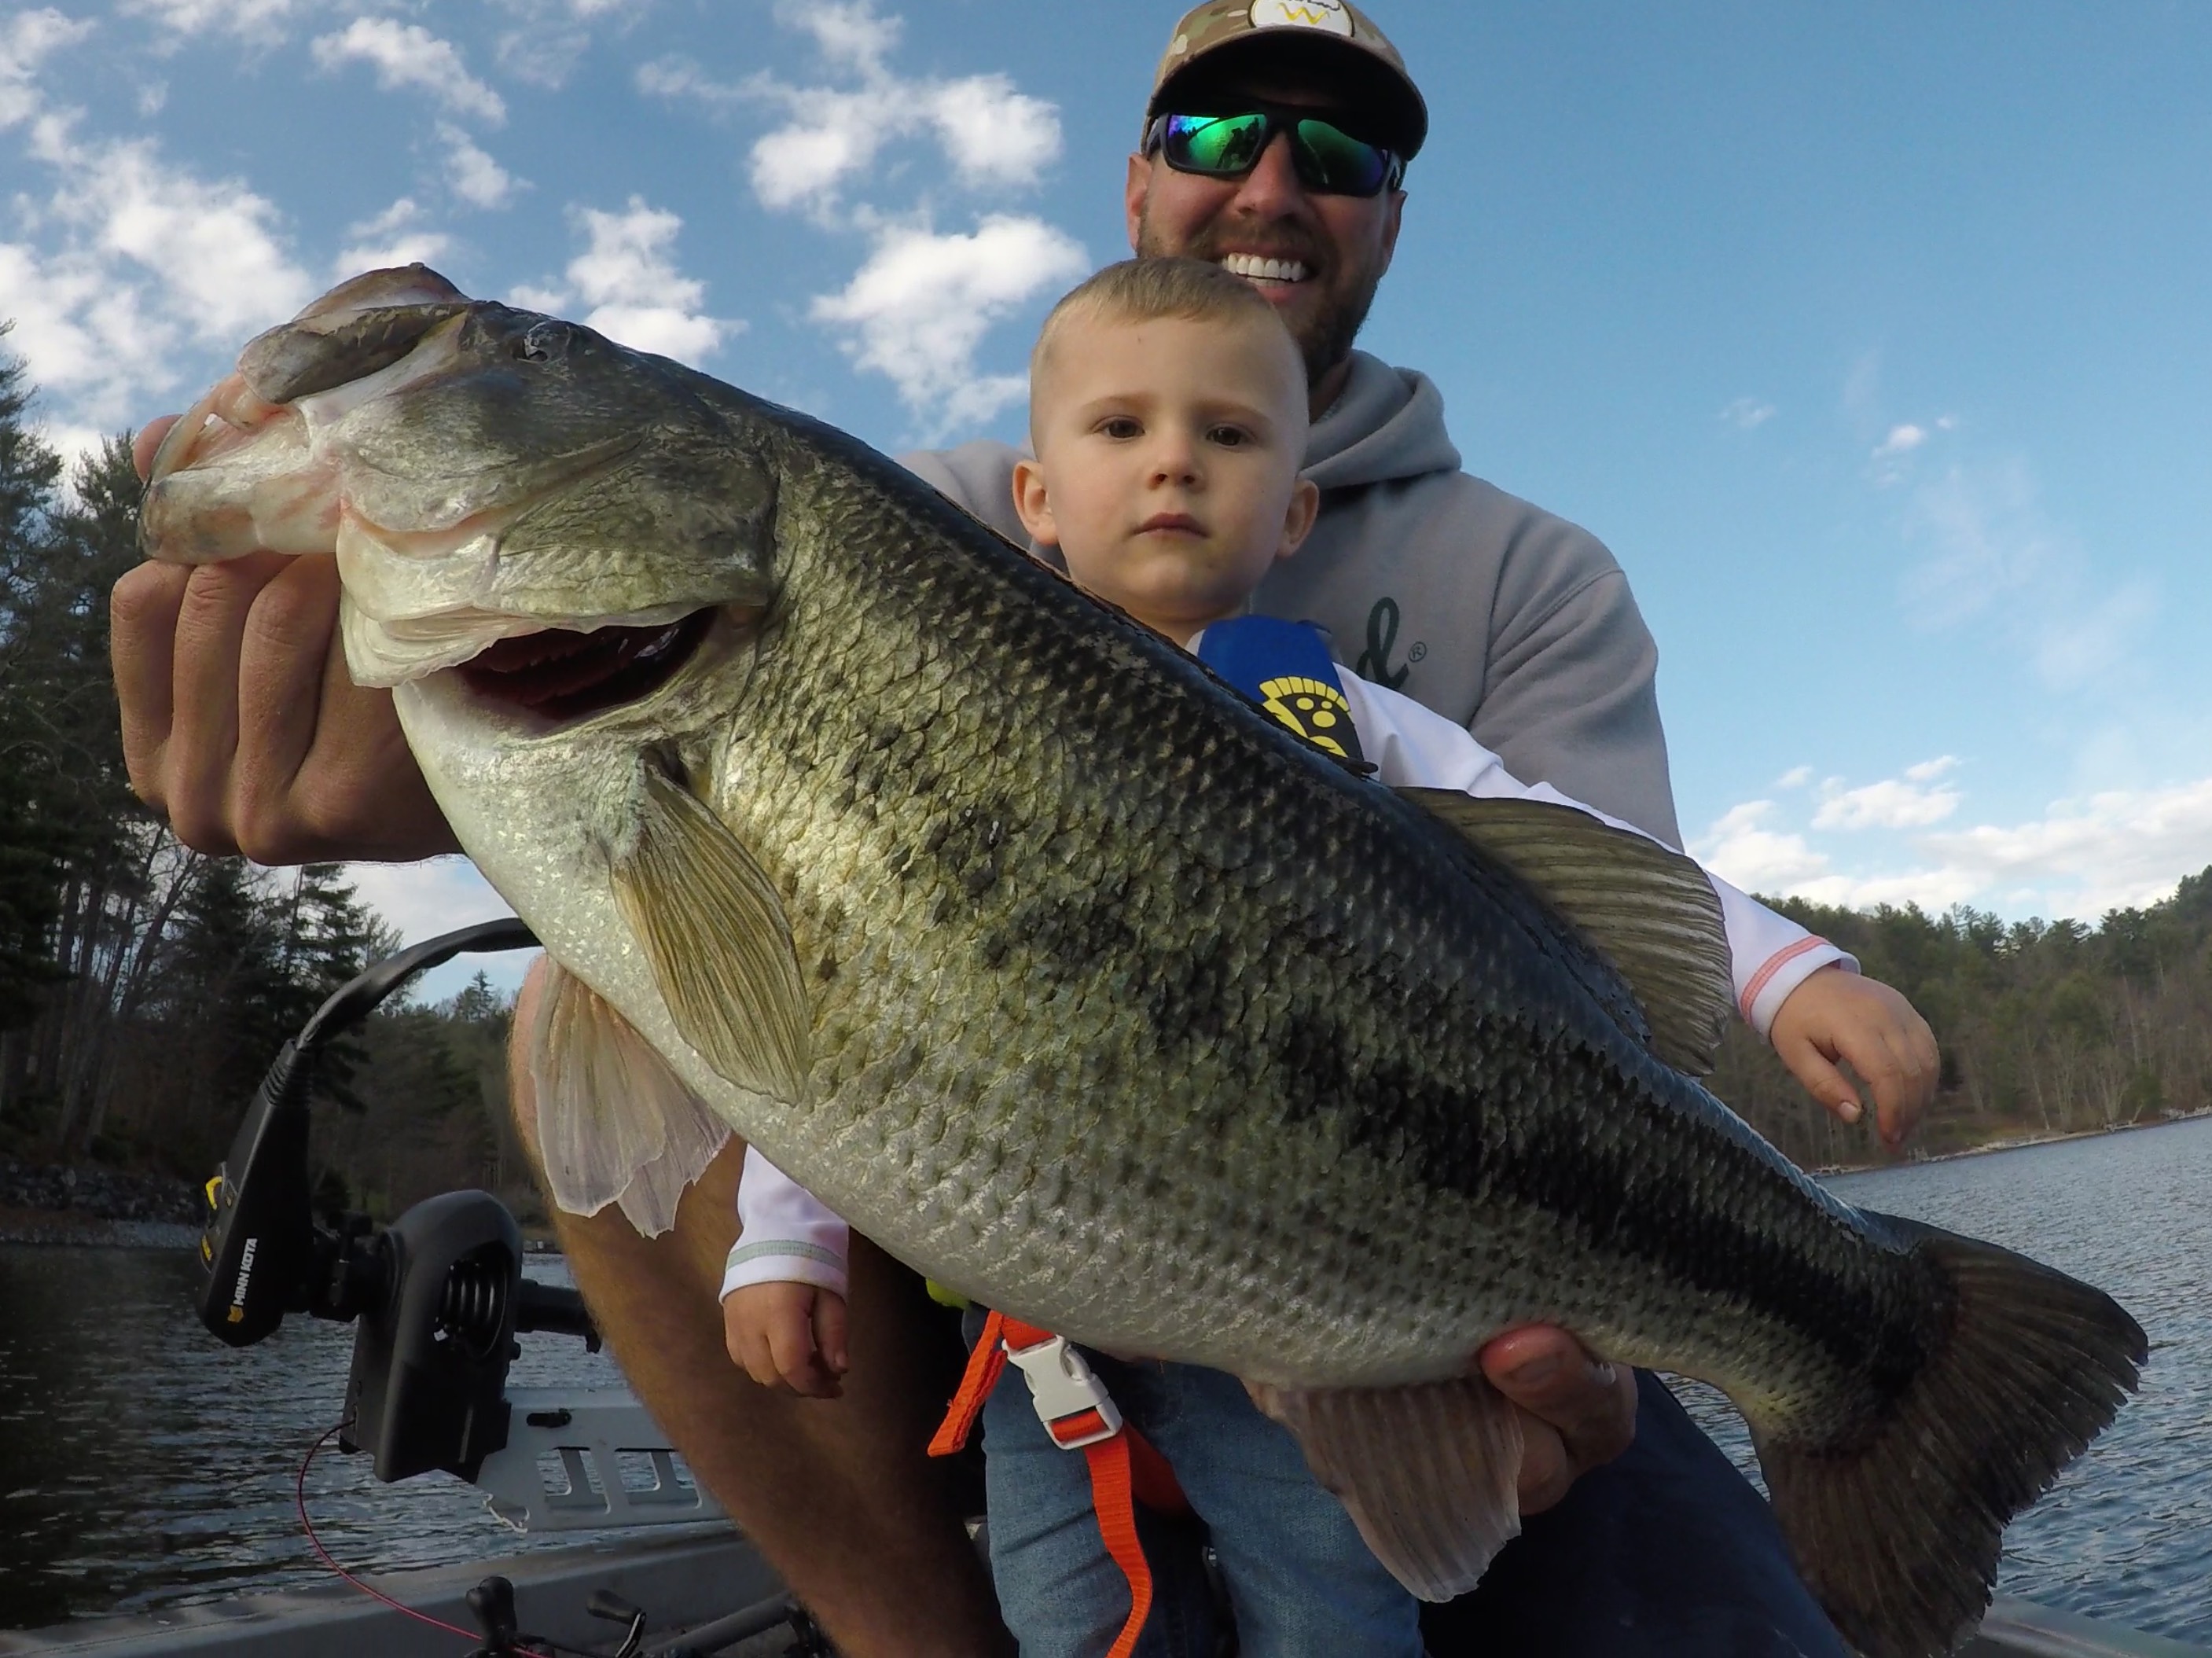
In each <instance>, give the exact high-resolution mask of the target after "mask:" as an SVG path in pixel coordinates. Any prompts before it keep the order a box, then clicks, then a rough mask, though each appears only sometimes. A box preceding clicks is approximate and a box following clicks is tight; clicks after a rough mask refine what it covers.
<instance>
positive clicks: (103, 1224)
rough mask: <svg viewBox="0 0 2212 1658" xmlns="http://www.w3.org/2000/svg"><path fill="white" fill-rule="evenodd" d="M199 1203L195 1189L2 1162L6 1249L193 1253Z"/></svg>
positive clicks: (152, 1178)
mask: <svg viewBox="0 0 2212 1658" xmlns="http://www.w3.org/2000/svg"><path fill="white" fill-rule="evenodd" d="M197 1198H198V1194H197V1193H195V1192H194V1191H193V1190H192V1187H191V1182H190V1181H180V1180H173V1179H167V1178H164V1177H163V1176H161V1175H135V1174H131V1173H129V1172H127V1171H125V1170H123V1169H106V1168H102V1167H101V1166H100V1165H99V1164H97V1163H88V1164H84V1165H82V1166H75V1167H70V1166H64V1165H60V1164H53V1163H46V1164H40V1163H17V1162H15V1161H14V1160H13V1159H12V1158H6V1157H0V1243H60V1244H78V1245H90V1246H97V1247H104V1248H124V1249H188V1248H191V1244H192V1241H193V1240H194V1239H195V1238H197V1236H199V1221H198V1211H199V1204H198V1200H197Z"/></svg>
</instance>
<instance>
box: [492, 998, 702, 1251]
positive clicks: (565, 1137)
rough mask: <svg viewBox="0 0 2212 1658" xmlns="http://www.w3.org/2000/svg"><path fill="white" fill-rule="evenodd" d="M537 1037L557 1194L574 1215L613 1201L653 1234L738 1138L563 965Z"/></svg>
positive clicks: (541, 1140)
mask: <svg viewBox="0 0 2212 1658" xmlns="http://www.w3.org/2000/svg"><path fill="white" fill-rule="evenodd" d="M546 965H547V971H546V975H545V983H544V989H543V992H542V993H541V994H540V997H539V999H538V1014H537V1017H536V1018H535V1019H533V1020H532V1023H531V1028H530V1037H529V1060H530V1078H531V1081H532V1084H535V1086H536V1090H537V1095H538V1154H539V1155H540V1156H541V1157H543V1158H544V1163H545V1183H546V1185H547V1186H548V1187H550V1188H551V1189H552V1193H553V1200H554V1201H555V1202H556V1203H557V1204H559V1205H560V1206H561V1207H562V1208H563V1209H565V1210H567V1211H568V1212H569V1213H570V1214H572V1215H594V1214H597V1213H598V1212H599V1211H600V1210H602V1209H604V1208H605V1207H606V1206H607V1205H609V1204H610V1203H620V1204H621V1206H622V1209H623V1213H624V1214H625V1215H627V1216H629V1218H630V1222H631V1224H633V1225H635V1227H636V1228H637V1229H638V1230H639V1231H641V1232H642V1233H643V1234H644V1235H645V1236H647V1237H656V1236H659V1234H661V1233H663V1232H665V1231H666V1230H668V1229H669V1228H670V1227H671V1226H673V1225H674V1224H676V1201H677V1199H678V1198H679V1197H681V1196H682V1195H683V1193H684V1187H687V1186H689V1185H690V1183H691V1182H692V1181H695V1180H696V1179H698V1178H699V1175H700V1174H701V1173H702V1171H703V1170H704V1169H706V1167H707V1165H708V1163H711V1162H713V1161H714V1154H715V1153H716V1152H718V1151H720V1150H721V1149H722V1145H723V1143H724V1142H725V1141H726V1140H727V1139H729V1138H730V1131H729V1128H728V1127H727V1125H726V1124H725V1123H723V1122H722V1121H721V1120H720V1119H719V1118H717V1117H716V1116H714V1114H713V1113H711V1112H709V1111H708V1109H707V1108H706V1107H705V1106H704V1105H703V1104H702V1103H701V1102H700V1100H699V1096H697V1095H696V1094H694V1093H693V1092H692V1091H691V1090H690V1089H689V1088H687V1087H686V1086H684V1079H683V1078H680V1077H678V1075H677V1074H676V1073H675V1072H673V1071H671V1069H669V1066H668V1061H667V1060H664V1059H662V1058H661V1057H660V1055H659V1054H657V1053H655V1052H654V1051H653V1048H652V1046H651V1045H650V1044H649V1043H647V1041H646V1040H645V1038H644V1037H643V1036H641V1035H639V1034H638V1033H637V1029H636V1027H635V1026H634V1025H632V1024H631V1023H630V1022H629V1020H627V1019H625V1018H623V1016H622V1015H621V1014H619V1013H617V1011H615V1010H614V1009H613V1008H612V1007H611V1006H610V1005H608V1004H607V1003H606V1002H605V1000H604V999H601V998H600V996H599V993H597V992H596V991H594V990H593V989H592V987H590V986H589V985H587V984H586V983H585V982H584V981H582V980H581V979H580V978H578V977H577V976H576V975H574V974H573V973H571V972H569V971H568V969H566V968H564V967H562V965H561V964H560V963H558V962H550V961H549V962H548V963H547V964H546Z"/></svg>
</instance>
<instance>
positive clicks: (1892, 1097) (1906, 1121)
mask: <svg viewBox="0 0 2212 1658" xmlns="http://www.w3.org/2000/svg"><path fill="white" fill-rule="evenodd" d="M1766 1035H1767V1040H1768V1041H1770V1042H1772V1043H1773V1044H1774V1051H1775V1053H1776V1054H1778V1055H1779V1056H1780V1057H1781V1060H1782V1063H1783V1064H1784V1065H1786V1066H1789V1067H1790V1074H1791V1075H1792V1076H1794V1077H1796V1078H1797V1080H1798V1081H1799V1082H1801V1083H1802V1084H1805V1089H1806V1091H1807V1092H1808V1093H1809V1094H1811V1095H1812V1096H1813V1097H1814V1099H1816V1100H1818V1101H1820V1103H1821V1104H1822V1105H1825V1106H1826V1107H1827V1108H1828V1109H1829V1110H1831V1111H1832V1112H1834V1113H1835V1114H1837V1115H1838V1117H1840V1118H1842V1119H1843V1120H1844V1121H1845V1122H1857V1121H1858V1120H1859V1118H1860V1117H1861V1116H1862V1115H1863V1114H1864V1111H1865V1107H1864V1105H1863V1103H1862V1102H1861V1101H1860V1099H1859V1096H1858V1092H1857V1090H1855V1089H1854V1088H1852V1086H1851V1085H1850V1083H1849V1082H1848V1081H1847V1080H1845V1078H1844V1073H1843V1072H1840V1071H1838V1070H1837V1069H1836V1066H1835V1061H1837V1060H1847V1061H1849V1063H1850V1067H1851V1069H1852V1070H1854V1071H1856V1072H1858V1073H1859V1075H1860V1076H1862V1077H1863V1078H1865V1079H1866V1083H1867V1089H1868V1091H1869V1093H1871V1094H1872V1095H1873V1096H1874V1108H1875V1127H1877V1128H1878V1129H1879V1130H1880V1131H1881V1139H1882V1143H1883V1144H1884V1145H1887V1146H1888V1147H1889V1148H1890V1150H1892V1151H1895V1150H1897V1149H1898V1148H1899V1146H1901V1145H1904V1144H1905V1136H1906V1135H1908V1134H1910V1133H1911V1132H1912V1129H1913V1126H1914V1125H1915V1124H1917V1122H1918V1121H1920V1114H1921V1113H1922V1112H1923V1111H1925V1110H1926V1109H1927V1108H1928V1102H1929V1101H1930V1100H1932V1099H1934V1098H1935V1097H1936V1075H1937V1072H1938V1069H1939V1057H1938V1055H1937V1053H1936V1033H1935V1032H1934V1031H1932V1030H1930V1029H1929V1028H1928V1021H1927V1020H1925V1019H1923V1018H1922V1017H1920V1015H1919V1014H1918V1013H1917V1012H1916V1011H1914V1010H1913V1006H1912V1004H1911V1002H1908V1001H1906V1000H1905V998H1904V997H1903V996H1901V995H1900V994H1899V993H1897V992H1896V991H1894V990H1893V989H1891V988H1890V987H1888V986H1887V985H1886V984H1884V983H1882V982H1881V981H1880V980H1878V979H1869V978H1864V977H1862V976H1861V975H1858V974H1856V973H1850V972H1847V971H1845V970H1844V969H1843V968H1841V967H1838V966H1834V965H1831V966H1828V967H1824V968H1822V969H1820V971H1819V972H1817V973H1815V974H1814V975H1812V976H1811V977H1810V978H1808V979H1807V980H1806V981H1805V982H1804V983H1803V984H1802V985H1799V986H1798V987H1797V988H1796V989H1795V990H1793V991H1791V992H1790V995H1789V998H1788V999H1787V1000H1785V1001H1784V1003H1783V1004H1782V1006H1781V1008H1780V1010H1779V1011H1778V1012H1777V1013H1776V1014H1775V1016H1774V1023H1773V1026H1772V1027H1771V1029H1769V1030H1768V1031H1767V1033H1766Z"/></svg>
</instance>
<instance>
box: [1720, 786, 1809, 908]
mask: <svg viewBox="0 0 2212 1658" xmlns="http://www.w3.org/2000/svg"><path fill="white" fill-rule="evenodd" d="M1773 815H1774V802H1772V801H1771V800H1747V801H1745V802H1744V803H1743V804H1742V805H1740V806H1732V807H1730V808H1729V811H1726V812H1724V813H1723V814H1722V816H1721V817H1717V818H1716V819H1715V820H1714V821H1713V824H1712V826H1711V828H1710V829H1707V830H1706V831H1705V834H1704V835H1702V836H1700V837H1699V839H1698V840H1696V841H1692V843H1691V845H1690V851H1691V853H1692V855H1694V856H1695V857H1696V858H1697V859H1698V861H1699V863H1701V864H1703V865H1705V866H1706V867H1707V868H1708V869H1710V870H1711V871H1712V872H1713V873H1714V874H1716V875H1717V876H1719V877H1721V878H1722V879H1723V880H1726V881H1732V882H1734V883H1735V884H1736V885H1737V886H1740V887H1741V888H1742V889H1743V890H1745V891H1746V892H1767V893H1790V892H1794V891H1796V889H1797V888H1798V887H1799V886H1800V885H1801V884H1802V883H1804V882H1806V881H1808V880H1811V879H1814V878H1816V877H1818V876H1820V875H1823V874H1825V873H1826V871H1827V867H1828V860H1827V859H1826V857H1825V856H1823V855H1822V854H1821V853H1817V852H1815V851H1814V850H1813V848H1812V847H1810V846H1809V845H1808V844H1807V843H1806V841H1805V837H1804V836H1803V835H1796V834H1790V833H1786V832H1783V831H1780V830H1777V829H1771V828H1769V827H1768V821H1767V820H1768V819H1770V818H1771V817H1773Z"/></svg>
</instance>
